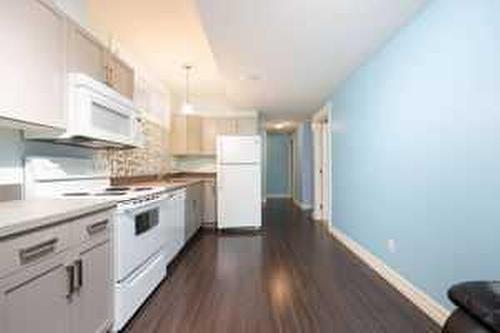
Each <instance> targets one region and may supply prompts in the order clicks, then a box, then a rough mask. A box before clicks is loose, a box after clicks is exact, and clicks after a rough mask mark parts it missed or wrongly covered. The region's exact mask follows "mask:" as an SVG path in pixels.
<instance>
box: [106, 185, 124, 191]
mask: <svg viewBox="0 0 500 333" xmlns="http://www.w3.org/2000/svg"><path fill="white" fill-rule="evenodd" d="M105 191H106V192H115V191H116V192H125V191H130V187H128V186H113V187H108V188H107V189H105Z"/></svg>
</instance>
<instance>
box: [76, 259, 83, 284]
mask: <svg viewBox="0 0 500 333" xmlns="http://www.w3.org/2000/svg"><path fill="white" fill-rule="evenodd" d="M74 266H75V275H74V278H75V282H74V286H75V287H74V288H75V290H79V289H80V288H81V287H82V286H83V262H82V259H78V260H76V261H75V265H74Z"/></svg>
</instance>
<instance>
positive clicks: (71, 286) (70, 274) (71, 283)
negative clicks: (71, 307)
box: [66, 265, 75, 299]
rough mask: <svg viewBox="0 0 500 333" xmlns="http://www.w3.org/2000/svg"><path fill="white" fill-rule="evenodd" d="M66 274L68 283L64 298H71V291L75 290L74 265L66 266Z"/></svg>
mask: <svg viewBox="0 0 500 333" xmlns="http://www.w3.org/2000/svg"><path fill="white" fill-rule="evenodd" d="M66 275H67V283H68V286H67V288H68V290H67V292H66V298H68V299H71V297H72V296H73V293H74V292H75V266H73V265H70V266H66Z"/></svg>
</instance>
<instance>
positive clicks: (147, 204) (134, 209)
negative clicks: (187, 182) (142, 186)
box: [123, 195, 168, 215]
mask: <svg viewBox="0 0 500 333" xmlns="http://www.w3.org/2000/svg"><path fill="white" fill-rule="evenodd" d="M163 200H168V196H167V195H162V196H160V197H159V198H158V199H155V200H150V201H144V203H142V204H138V205H134V206H131V207H127V208H125V209H124V210H123V212H125V213H126V214H131V213H132V214H134V215H135V214H137V213H141V212H145V211H148V210H149V209H151V208H152V207H154V206H159V205H160V203H161V202H162V201H163Z"/></svg>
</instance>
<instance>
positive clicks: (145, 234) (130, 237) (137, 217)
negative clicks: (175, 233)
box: [114, 197, 166, 282]
mask: <svg viewBox="0 0 500 333" xmlns="http://www.w3.org/2000/svg"><path fill="white" fill-rule="evenodd" d="M164 200H166V198H164V197H162V198H160V199H158V200H155V201H152V202H151V203H149V204H147V205H145V206H142V207H140V208H138V209H130V208H129V209H127V210H124V211H119V212H118V213H117V219H116V225H115V230H114V236H115V240H114V245H115V252H114V253H115V280H116V281H117V282H120V281H122V280H124V279H126V278H127V277H128V276H129V275H131V274H133V273H134V271H135V270H136V269H138V268H139V267H140V266H141V265H142V264H143V263H144V262H146V261H147V260H148V259H149V258H151V257H152V256H153V255H155V254H156V253H158V252H159V251H160V250H161V248H162V246H163V242H164V232H163V224H162V218H161V212H162V210H163V209H162V206H163V204H162V203H163V202H164Z"/></svg>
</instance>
